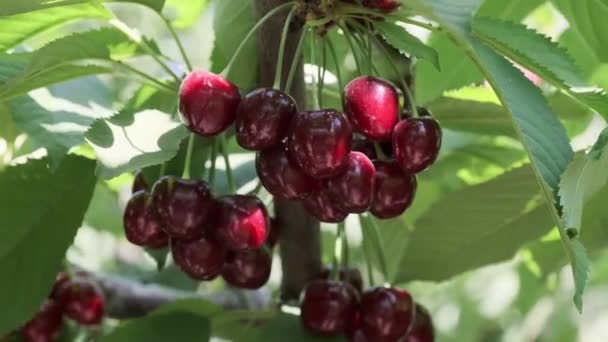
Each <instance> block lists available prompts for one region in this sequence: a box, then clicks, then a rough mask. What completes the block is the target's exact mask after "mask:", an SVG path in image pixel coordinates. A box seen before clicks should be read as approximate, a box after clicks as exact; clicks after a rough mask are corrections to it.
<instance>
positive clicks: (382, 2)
mask: <svg viewBox="0 0 608 342" xmlns="http://www.w3.org/2000/svg"><path fill="white" fill-rule="evenodd" d="M363 4H364V5H365V6H366V7H369V8H375V9H379V10H381V11H383V12H387V13H388V12H393V11H395V10H397V8H399V6H400V3H399V0H363Z"/></svg>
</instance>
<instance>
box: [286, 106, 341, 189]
mask: <svg viewBox="0 0 608 342" xmlns="http://www.w3.org/2000/svg"><path fill="white" fill-rule="evenodd" d="M287 139H288V147H289V154H290V157H291V159H292V160H293V161H295V162H296V164H297V165H298V166H299V167H300V168H301V169H302V172H304V173H305V174H307V175H309V176H311V177H314V178H319V179H322V178H328V177H333V176H336V175H338V174H340V173H342V172H343V171H344V170H345V168H346V164H347V162H348V153H349V152H350V147H351V143H352V126H351V124H350V122H349V121H348V119H347V118H346V116H345V115H344V114H342V113H340V112H338V111H335V110H332V109H326V110H319V111H309V112H300V113H298V114H297V115H296V116H295V117H294V118H293V120H292V121H291V124H290V126H289V133H288V135H287Z"/></svg>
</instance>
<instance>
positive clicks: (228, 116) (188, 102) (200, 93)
mask: <svg viewBox="0 0 608 342" xmlns="http://www.w3.org/2000/svg"><path fill="white" fill-rule="evenodd" d="M240 102H241V94H240V93H239V88H238V87H237V86H235V85H234V84H232V83H231V82H230V81H228V80H227V79H225V78H224V77H222V76H220V75H216V74H214V73H211V72H208V71H204V70H195V71H193V72H191V73H190V74H189V75H188V76H186V78H185V79H184V81H183V82H182V85H181V87H180V89H179V110H180V112H181V113H182V115H183V117H184V120H185V122H186V125H187V126H188V128H190V130H191V131H193V132H195V133H197V134H199V135H202V136H213V135H216V134H218V133H221V132H222V131H224V130H225V129H226V128H228V126H230V125H231V124H232V122H233V121H234V118H235V115H236V110H237V107H238V105H239V103H240Z"/></svg>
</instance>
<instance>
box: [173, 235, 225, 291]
mask: <svg viewBox="0 0 608 342" xmlns="http://www.w3.org/2000/svg"><path fill="white" fill-rule="evenodd" d="M171 253H172V255H173V260H174V261H175V264H176V265H178V266H179V267H180V268H181V269H182V271H184V273H186V274H187V275H189V276H190V277H191V278H192V279H195V280H201V281H203V280H211V279H213V278H215V277H217V276H218V275H219V274H220V272H221V271H222V267H223V266H224V261H225V260H226V253H227V252H226V249H225V248H224V246H223V245H222V244H221V243H220V242H218V241H216V240H215V239H213V238H210V237H202V238H199V239H198V240H193V241H183V240H171Z"/></svg>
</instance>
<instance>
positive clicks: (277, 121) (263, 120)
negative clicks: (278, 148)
mask: <svg viewBox="0 0 608 342" xmlns="http://www.w3.org/2000/svg"><path fill="white" fill-rule="evenodd" d="M296 114H297V109H296V103H295V101H294V100H293V98H292V97H291V96H289V95H288V94H286V93H284V92H282V91H280V90H277V89H273V88H261V89H256V90H254V91H252V92H251V93H249V94H247V96H245V97H244V98H243V101H241V104H240V105H239V108H238V111H237V114H236V123H235V127H236V141H237V142H238V143H239V145H241V147H243V148H245V149H248V150H254V151H260V150H264V149H267V148H269V147H272V146H275V145H278V144H280V143H281V140H283V138H285V136H286V135H287V128H288V127H289V123H290V122H291V119H292V118H293V117H294V116H295V115H296Z"/></svg>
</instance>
